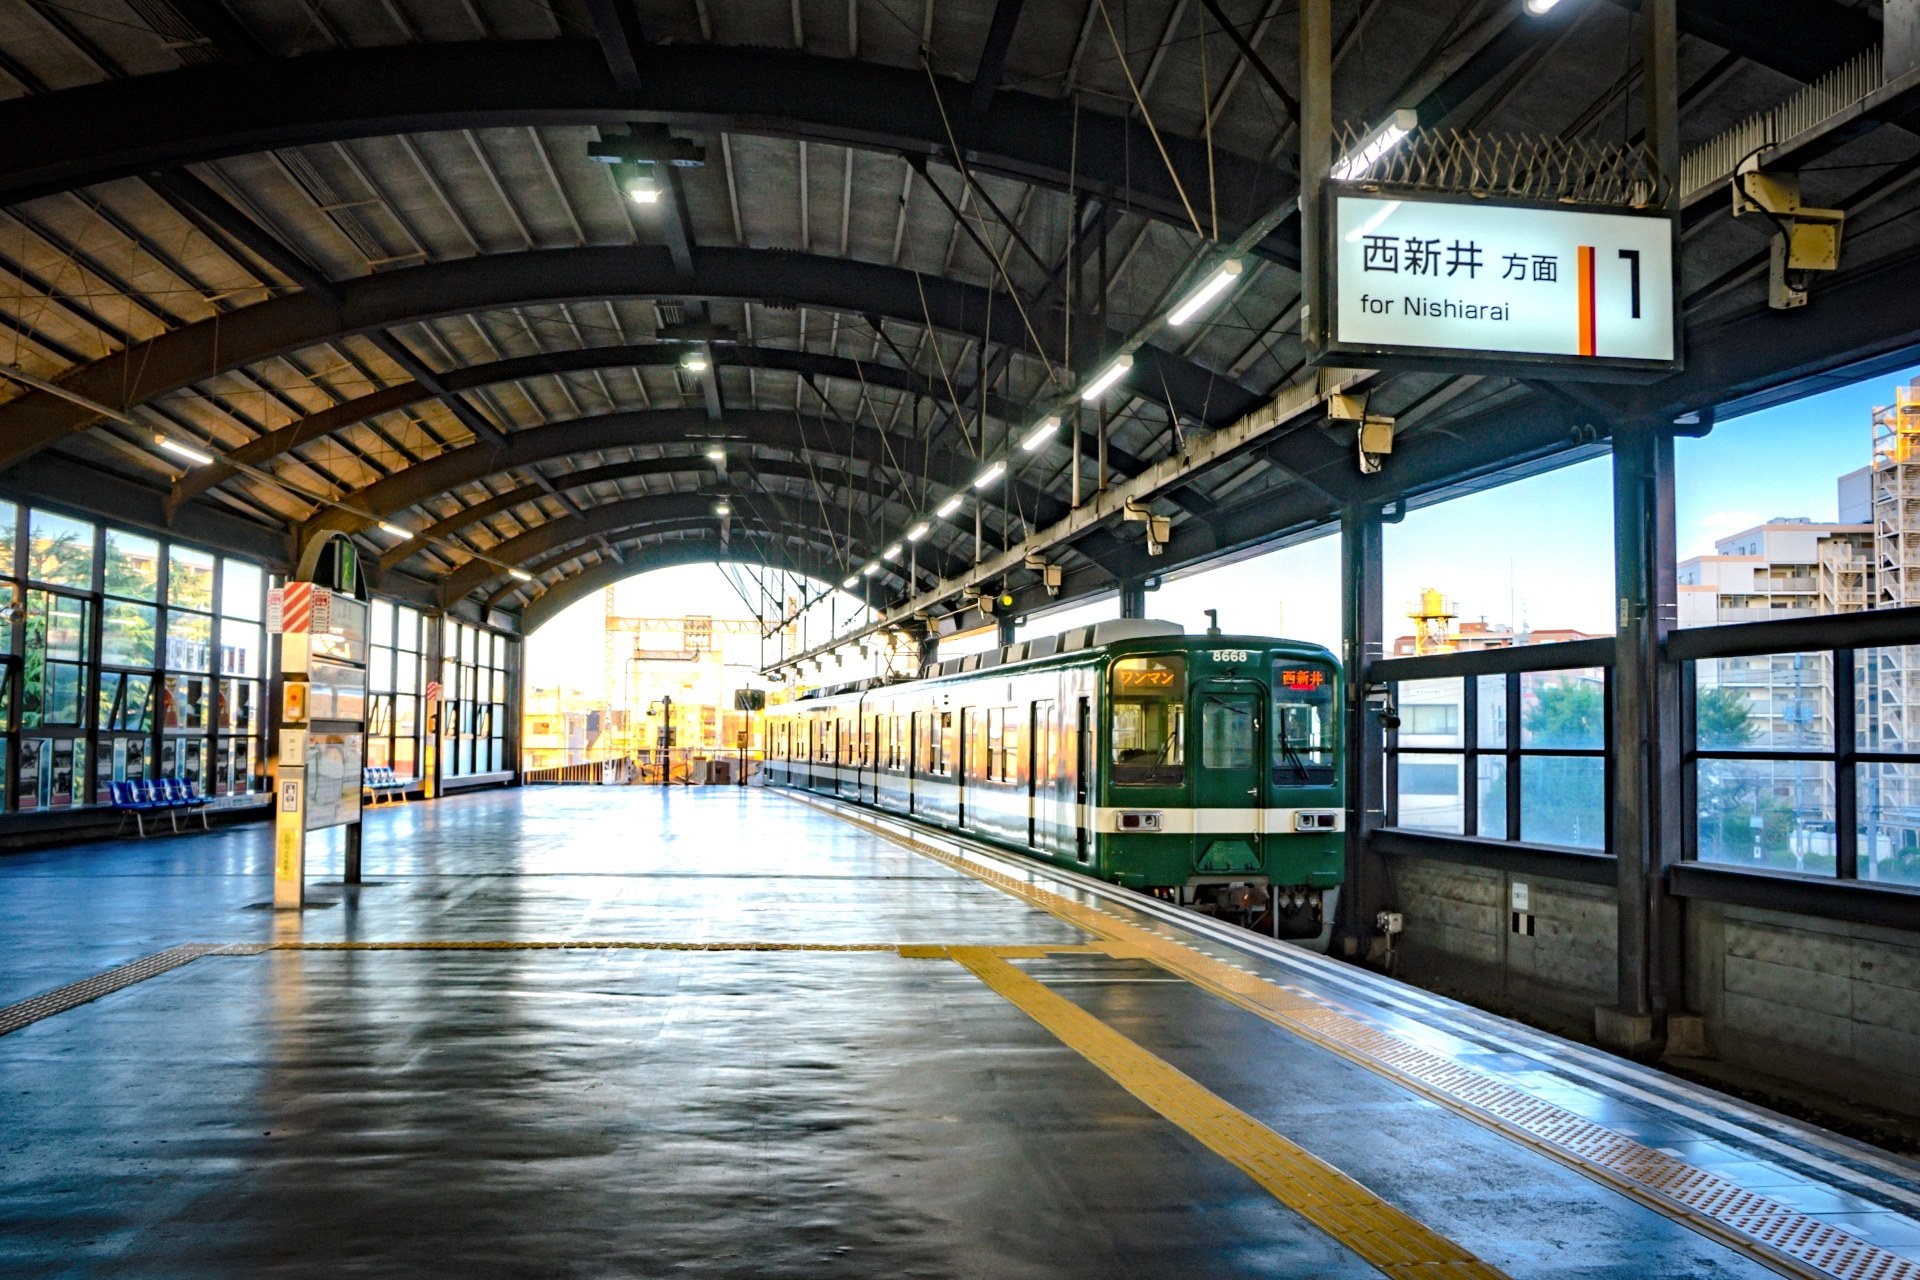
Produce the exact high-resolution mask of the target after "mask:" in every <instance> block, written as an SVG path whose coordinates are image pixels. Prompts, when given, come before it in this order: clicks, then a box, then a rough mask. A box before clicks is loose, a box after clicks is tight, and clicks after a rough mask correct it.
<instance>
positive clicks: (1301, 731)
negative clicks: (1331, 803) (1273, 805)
mask: <svg viewBox="0 0 1920 1280" xmlns="http://www.w3.org/2000/svg"><path fill="white" fill-rule="evenodd" d="M1333 682H1334V676H1333V672H1332V671H1330V670H1328V669H1327V668H1326V667H1320V666H1313V665H1310V664H1307V663H1302V662H1299V661H1297V660H1292V659H1284V658H1283V659H1281V660H1280V661H1278V662H1275V663H1274V666H1273V783H1274V785H1275V786H1277V787H1301V786H1308V787H1312V786H1327V785H1329V784H1331V783H1332V782H1333V772H1334V770H1333V739H1334V733H1333Z"/></svg>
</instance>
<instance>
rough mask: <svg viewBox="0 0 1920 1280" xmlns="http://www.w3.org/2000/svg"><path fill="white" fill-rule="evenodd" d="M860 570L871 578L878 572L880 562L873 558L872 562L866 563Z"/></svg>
mask: <svg viewBox="0 0 1920 1280" xmlns="http://www.w3.org/2000/svg"><path fill="white" fill-rule="evenodd" d="M860 572H862V573H864V574H866V575H867V576H868V577H869V578H871V577H872V576H873V575H874V574H876V573H878V572H880V562H879V561H878V560H875V561H874V562H873V563H872V564H870V565H868V566H867V567H866V568H864V569H862V570H861V571H860Z"/></svg>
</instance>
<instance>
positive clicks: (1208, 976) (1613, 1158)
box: [808, 801, 1920, 1280]
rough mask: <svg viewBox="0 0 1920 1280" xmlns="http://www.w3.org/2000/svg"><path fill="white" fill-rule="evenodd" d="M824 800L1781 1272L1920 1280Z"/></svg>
mask: <svg viewBox="0 0 1920 1280" xmlns="http://www.w3.org/2000/svg"><path fill="white" fill-rule="evenodd" d="M808 803H817V802H812V801H808ZM818 807H820V808H822V809H824V810H826V811H827V812H830V813H834V814H836V815H837V816H839V817H840V818H842V819H843V820H845V821H847V822H850V823H853V824H855V825H857V826H860V827H862V828H865V829H866V830H869V831H871V832H873V833H874V834H876V835H879V836H881V837H883V838H885V839H888V840H891V841H893V842H894V843H896V844H900V845H902V846H904V847H906V848H909V849H912V850H913V851H914V852H916V853H919V854H922V855H924V856H926V857H929V858H932V859H934V860H935V861H936V862H940V863H943V864H945V865H946V866H950V867H952V868H954V869H955V870H957V871H962V872H964V873H966V874H967V875H970V876H973V877H975V878H976V879H979V880H982V881H985V882H986V883H988V884H990V885H993V886H994V887H995V888H997V889H1001V890H1003V891H1004V892H1006V893H1009V894H1011V895H1013V896H1014V897H1017V898H1020V899H1022V900H1024V901H1026V902H1030V903H1032V904H1033V905H1034V906H1036V907H1039V908H1040V909H1041V910H1043V911H1046V912H1048V913H1049V914H1051V915H1054V916H1056V917H1058V918H1059V919H1061V920H1064V921H1066V922H1067V923H1069V924H1072V925H1075V926H1077V927H1079V928H1081V929H1084V930H1086V931H1087V932H1088V933H1091V934H1093V935H1094V936H1095V937H1098V938H1103V939H1105V940H1107V942H1108V944H1109V945H1108V946H1105V947H1103V948H1102V950H1103V951H1106V952H1107V953H1108V954H1109V955H1115V956H1127V957H1134V958H1139V959H1143V960H1150V961H1152V962H1153V963H1155V964H1157V965H1159V966H1160V967H1162V968H1164V969H1166V970H1168V971H1169V972H1171V973H1174V974H1176V975H1178V976H1180V977H1182V978H1185V979H1186V980H1187V981H1189V982H1191V983H1193V984H1194V985H1195V986H1197V987H1200V988H1201V989H1202V990H1205V991H1209V992H1211V993H1213V994H1214V995H1217V996H1220V997H1221V998H1222V999H1225V1000H1229V1001H1231V1002H1233V1003H1234V1004H1236V1005H1239V1006H1240V1007H1241V1008H1243V1009H1247V1010H1248V1011H1250V1012H1252V1013H1255V1014H1258V1015H1259V1016H1260V1017H1262V1018H1265V1019H1266V1020H1267V1021H1269V1022H1272V1023H1274V1024H1276V1025H1278V1026H1281V1027H1284V1028H1286V1029H1287V1030H1289V1031H1292V1032H1294V1033H1296V1034H1298V1035H1301V1036H1303V1037H1304V1038H1306V1039H1308V1040H1311V1041H1313V1042H1314V1043H1316V1044H1318V1045H1320V1046H1322V1047H1323V1048H1325V1049H1327V1050H1329V1051H1330V1052H1333V1053H1336V1054H1339V1055H1340V1056H1341V1057H1343V1058H1345V1059H1347V1060H1348V1061H1350V1062H1353V1063H1356V1064H1357V1065H1359V1066H1363V1067H1366V1068H1367V1069H1368V1070H1370V1071H1373V1072H1375V1073H1377V1074H1379V1075H1383V1076H1386V1077H1388V1078H1390V1079H1392V1080H1394V1081H1396V1082H1398V1083H1400V1084H1402V1085H1405V1086H1406V1087H1408V1088H1411V1089H1413V1090H1414V1091H1415V1092H1417V1093H1419V1094H1421V1095H1423V1096H1425V1097H1427V1098H1430V1099H1432V1100H1433V1101H1435V1102H1438V1103H1440V1104H1441V1105H1443V1106H1445V1107H1447V1108H1449V1109H1450V1110H1453V1111H1456V1112H1458V1113H1460V1114H1461V1115H1464V1116H1467V1117H1468V1118H1469V1119H1472V1120H1474V1121H1476V1122H1478V1123H1480V1124H1483V1125H1486V1126H1487V1127H1489V1128H1491V1129H1494V1130H1497V1131H1498V1132H1501V1133H1504V1134H1506V1135H1507V1136H1509V1137H1511V1138H1514V1139H1516V1140H1518V1141H1520V1142H1523V1143H1525V1144H1526V1145H1527V1146H1529V1147H1532V1148H1534V1149H1535V1150H1537V1151H1540V1152H1542V1153H1543V1154H1545V1155H1548V1156H1551V1157H1552V1158H1554V1159H1556V1160H1559V1161H1561V1162H1562V1163H1563V1164H1567V1165H1570V1166H1572V1167H1573V1168H1576V1169H1578V1170H1580V1171H1581V1172H1582V1173H1585V1174H1587V1175H1588V1176H1590V1177H1592V1178H1595V1179H1596V1180H1598V1181H1600V1182H1603V1183H1605V1184H1606V1185H1608V1186H1610V1187H1613V1188H1614V1189H1616V1190H1618V1191H1620V1192H1622V1193H1623V1194H1625V1195H1628V1196H1631V1197H1632V1198H1633V1199H1635V1200H1638V1201H1640V1202H1641V1203H1642V1204H1645V1205H1647V1206H1648V1207H1649V1208H1652V1209H1654V1210H1656V1211H1657V1212H1660V1213H1663V1214H1665V1215H1667V1216H1668V1217H1671V1218H1674V1219H1676V1220H1677V1221H1680V1222H1684V1223H1685V1224H1687V1225H1688V1226H1690V1227H1692V1228H1694V1229H1695V1230H1697V1231H1699V1232H1700V1233H1701V1234H1703V1235H1706V1236H1709V1237H1711V1238H1713V1239H1716V1240H1719V1241H1721V1242H1722V1243H1724V1244H1726V1245H1728V1246H1730V1247H1732V1248H1734V1249H1737V1250H1739V1251H1740V1252H1741V1253H1744V1254H1746V1255H1748V1256H1749V1257H1752V1258H1753V1259H1754V1260H1756V1261H1758V1262H1761V1263H1764V1264H1765V1265H1767V1266H1769V1267H1771V1268H1772V1269H1774V1270H1775V1271H1779V1272H1782V1273H1784V1274H1787V1275H1792V1276H1803V1277H1808V1278H1809V1280H1824V1278H1826V1277H1837V1278H1838V1280H1920V1263H1916V1262H1914V1261H1913V1260H1911V1259H1909V1258H1905V1257H1902V1256H1901V1255H1899V1254H1897V1253H1892V1252H1890V1251H1888V1250H1886V1249H1882V1248H1880V1247H1879V1246H1878V1245H1874V1244H1870V1243H1868V1242H1867V1241H1865V1240H1862V1239H1860V1238H1859V1237H1858V1236H1855V1235H1852V1234H1851V1233H1849V1232H1847V1231H1846V1230H1844V1229H1843V1228H1840V1227H1836V1226H1833V1225H1831V1224H1829V1223H1825V1222H1822V1221H1820V1220H1819V1219H1818V1218H1816V1217H1814V1216H1812V1215H1810V1214H1806V1213H1802V1212H1801V1211H1799V1210H1798V1209H1795V1208H1793V1207H1791V1206H1789V1205H1786V1204H1783V1203H1781V1202H1780V1201H1778V1200H1774V1199H1772V1198H1771V1197H1768V1196H1765V1195H1761V1194H1759V1193H1757V1192H1753V1191H1748V1190H1747V1189H1746V1188H1744V1187H1741V1186H1739V1185H1738V1184H1737V1183H1733V1182H1730V1181H1728V1180H1727V1179H1725V1178H1722V1177H1720V1176H1719V1175H1718V1174H1715V1173H1710V1172H1708V1171H1707V1170H1705V1169H1700V1168H1697V1167H1695V1166H1693V1165H1690V1164H1687V1163H1686V1162H1685V1161H1682V1160H1677V1159H1675V1158H1673V1157H1672V1156H1669V1155H1666V1154H1665V1153H1663V1152H1660V1151H1655V1150H1654V1149H1653V1148H1651V1147H1648V1146H1646V1145H1645V1144H1643V1143H1640V1142H1636V1141H1634V1140H1633V1139H1632V1138H1629V1137H1626V1136H1625V1135H1623V1134H1619V1133H1615V1132H1614V1131H1613V1130H1611V1129H1608V1128H1606V1127H1605V1126H1603V1125H1599V1124H1595V1123H1594V1122H1593V1121H1591V1120H1588V1119H1586V1118H1585V1117H1583V1116H1580V1115H1578V1114H1576V1113H1574V1112H1572V1111H1569V1110H1567V1109H1566V1108H1564V1107H1560V1106H1556V1105H1555V1104H1553V1103H1550V1102H1546V1101H1543V1100H1542V1099H1540V1098H1536V1097H1534V1096H1533V1095H1531V1094H1529V1093H1526V1092H1525V1091H1523V1090H1521V1089H1517V1088H1514V1087H1513V1086H1512V1085H1508V1084H1505V1083H1503V1082H1501V1081H1499V1080H1496V1079H1494V1078H1493V1077H1491V1076H1488V1075H1486V1074H1484V1073H1482V1072H1479V1071H1476V1070H1474V1069H1473V1068H1471V1067H1467V1066H1463V1065H1461V1064H1460V1063H1458V1062H1455V1061H1453V1060H1452V1059H1450V1058H1447V1057H1444V1056H1442V1055H1440V1054H1437V1053H1434V1052H1433V1051H1431V1050H1429V1049H1424V1048H1422V1047H1421V1046H1419V1045H1417V1044H1414V1043H1412V1042H1411V1041H1408V1040H1405V1039H1402V1038H1401V1037H1399V1036H1395V1035H1391V1034H1389V1033H1387V1032H1384V1031H1381V1030H1379V1029H1377V1028H1375V1027H1370V1026H1368V1025H1367V1024H1365V1023H1363V1022H1360V1021H1359V1020H1357V1019H1355V1018H1350V1017H1348V1016H1347V1015H1345V1014H1343V1013H1339V1012H1337V1011H1335V1010H1333V1009H1329V1008H1327V1007H1326V1006H1325V1005H1323V1004H1320V1003H1318V1002H1315V1001H1312V1000H1309V999H1307V998H1306V997H1304V996H1301V995H1299V994H1296V993H1295V992H1292V991H1290V990H1288V989H1287V988H1285V987H1281V986H1279V985H1277V984H1275V983H1272V982H1269V981H1267V980H1266V979H1264V978H1261V977H1258V976H1257V975H1255V974H1252V973H1249V972H1247V971H1246V970H1244V969H1240V968H1237V967H1235V966H1234V965H1230V964H1228V963H1226V962H1225V961H1222V960H1218V959H1216V958H1214V957H1213V956H1210V955H1207V954H1206V953H1205V952H1202V951H1199V950H1197V949H1195V948H1193V947H1189V946H1186V945H1185V944H1183V943H1180V942H1176V941H1174V940H1173V939H1171V938H1168V937H1165V936H1164V935H1161V934H1158V933H1155V932H1153V931H1152V930H1149V929H1143V928H1141V927H1140V926H1138V925H1135V924H1131V923H1128V922H1127V921H1124V920H1121V919H1120V918H1119V917H1117V916H1114V915H1112V914H1109V913H1108V912H1106V911H1103V910H1101V909H1099V908H1097V907H1090V906H1087V905H1085V904H1083V903H1079V902H1075V901H1073V900H1072V899H1070V898H1067V897H1064V896H1062V895H1060V894H1057V893H1053V892H1051V891H1050V890H1047V889H1043V888H1041V887H1040V886H1038V885H1036V884H1032V883H1030V882H1028V881H1026V880H1023V879H1020V878H1018V877H1015V876H1010V875H1007V874H1005V873H1003V872H999V871H996V870H994V869H993V868H991V867H988V866H984V865H982V864H980V863H977V862H974V861H972V860H970V859H967V858H964V857H960V856H957V855H955V854H953V853H949V852H947V851H946V850H944V849H940V848H938V847H936V846H934V845H931V844H927V843H925V842H923V841H920V840H916V839H914V838H912V837H911V836H908V835H903V834H901V833H900V832H898V831H895V830H893V829H891V828H889V827H887V826H882V825H880V824H878V823H874V822H870V821H866V820H863V819H862V818H861V817H859V816H857V815H854V814H850V813H848V812H847V811H845V810H844V809H842V808H840V807H839V806H838V805H825V804H819V805H818Z"/></svg>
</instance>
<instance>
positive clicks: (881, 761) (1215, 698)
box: [766, 619, 1346, 940]
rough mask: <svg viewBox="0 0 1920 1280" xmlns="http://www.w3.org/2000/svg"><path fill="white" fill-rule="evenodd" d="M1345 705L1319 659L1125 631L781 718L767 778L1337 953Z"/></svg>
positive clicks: (1155, 628)
mask: <svg viewBox="0 0 1920 1280" xmlns="http://www.w3.org/2000/svg"><path fill="white" fill-rule="evenodd" d="M1342 703H1343V697H1342V692H1341V683H1340V668H1339V665H1338V663H1337V662H1336V661H1335V660H1334V657H1333V655H1332V654H1331V653H1329V652H1328V651H1327V650H1325V649H1323V648H1321V647H1320V646H1318V645H1312V644H1302V643H1299V642H1296V641H1290V640H1276V639H1272V638H1270V637H1265V636H1223V635H1211V634H1210V635H1205V636H1188V635H1186V634H1184V632H1183V631H1182V629H1181V628H1180V627H1178V626H1176V625H1174V624H1171V623H1166V622H1156V621H1150V620H1143V619H1120V620H1116V621H1111V622H1102V623H1096V624H1094V625H1092V626H1086V627H1078V628H1075V629H1073V630H1070V631H1067V632H1064V633H1062V634H1060V635H1057V636H1048V637H1045V638H1042V639H1037V640H1028V641H1023V642H1021V643H1019V644H1013V645H1007V646H1005V647H1003V648H1000V649H998V650H995V651H992V652H989V653H983V654H975V655H973V656H970V657H965V658H953V659H949V660H947V661H945V662H942V663H939V664H936V665H929V666H928V667H927V668H926V669H925V670H924V672H923V673H922V675H921V677H920V678H918V679H911V680H891V681H887V680H878V679H870V680H862V681H858V682H856V683H853V684H848V685H841V686H836V687H832V688H823V689H816V690H811V691H809V692H807V693H805V694H802V695H801V696H800V697H798V698H795V699H794V700H792V701H790V702H787V703H784V704H780V705H776V706H773V707H770V708H769V709H768V711H767V740H766V755H767V759H766V776H767V781H768V783H769V785H773V786H778V787H791V788H796V789H801V790H806V791H811V792H818V793H824V794H826V795H832V796H836V797H839V798H840V799H843V800H848V801H852V802H854V803H856V804H860V805H867V806H871V807H873V808H876V809H881V810H885V811H886V812H888V813H895V814H901V815H905V816H908V817H911V818H913V819H915V820H917V821H919V822H923V823H927V824H930V825H932V826H935V827H940V828H945V829H948V830H952V831H955V832H962V833H965V834H967V835H970V836H973V837H976V838H978V839H982V840H985V841H988V842H990V843H992V844H995V845H998V846H1000V847H1002V848H1005V849H1008V850H1011V851H1014V852H1017V853H1021V854H1024V855H1026V856H1028V857H1032V858H1037V859H1040V860H1041V861H1043V862H1048V863H1052V864H1054V865H1056V866H1062V867H1068V868H1071V869H1073V870H1076V871H1082V872H1088V873H1091V874H1093V875H1097V876H1099V877H1101V878H1102V879H1105V880H1108V881H1111V882H1113V883H1115V884H1119V885H1124V886H1127V887H1129V888H1134V889H1140V890H1144V891H1147V892H1149V893H1153V894H1155V895H1157V896H1160V897H1163V898H1167V899H1169V900H1172V901H1177V902H1180V903H1182V904H1184V905H1189V906H1193V907H1196V908H1198V909H1200V910H1202V911H1206V912H1210V913H1212V914H1215V915H1218V916H1221V917H1224V918H1227V919H1231V920H1235V921H1237V922H1238V923H1241V924H1244V925H1247V926H1248V927H1251V928H1256V929H1259V930H1260V931H1262V932H1266V933H1271V934H1272V935H1273V936H1275V937H1282V938H1295V939H1305V938H1320V939H1323V940H1324V938H1325V936H1326V931H1327V926H1328V925H1329V923H1330V922H1331V921H1332V919H1333V912H1334V905H1335V902H1336V900H1337V894H1338V890H1339V885H1340V881H1341V876H1342V869H1343V866H1344V837H1343V834H1342V833H1343V832H1344V831H1345V830H1346V811H1345V801H1344V795H1345V791H1344V788H1343V786H1342V782H1343V778H1342V773H1343V769H1342V759H1341V747H1340V726H1341V724H1342V718H1341V716H1342Z"/></svg>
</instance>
